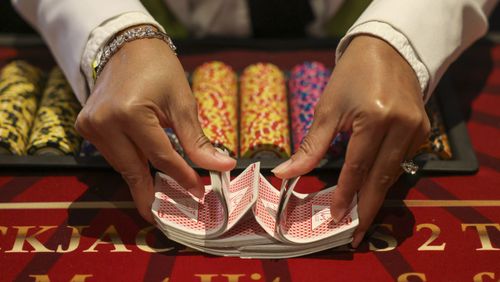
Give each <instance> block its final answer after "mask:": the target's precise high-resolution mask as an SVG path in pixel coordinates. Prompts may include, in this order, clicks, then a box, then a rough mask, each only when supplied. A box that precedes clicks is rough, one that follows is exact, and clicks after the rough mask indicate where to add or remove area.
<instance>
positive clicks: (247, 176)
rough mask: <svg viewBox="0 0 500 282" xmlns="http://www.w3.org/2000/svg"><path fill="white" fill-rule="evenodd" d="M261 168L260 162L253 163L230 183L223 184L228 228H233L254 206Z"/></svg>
mask: <svg viewBox="0 0 500 282" xmlns="http://www.w3.org/2000/svg"><path fill="white" fill-rule="evenodd" d="M259 168H260V163H253V164H251V165H250V166H248V167H247V168H246V169H245V170H244V171H243V172H242V173H241V174H240V175H238V177H236V178H235V179H234V180H233V181H231V182H230V183H229V185H224V186H223V188H224V197H225V198H226V203H227V206H228V213H229V217H228V223H227V227H226V229H230V228H232V227H233V226H234V225H235V224H236V223H237V222H238V221H239V220H240V219H241V218H242V217H243V216H244V215H245V214H246V213H247V212H248V211H249V210H250V209H251V208H252V206H253V204H254V202H255V200H256V199H257V189H255V186H256V183H257V181H258V178H259V174H260V173H259Z"/></svg>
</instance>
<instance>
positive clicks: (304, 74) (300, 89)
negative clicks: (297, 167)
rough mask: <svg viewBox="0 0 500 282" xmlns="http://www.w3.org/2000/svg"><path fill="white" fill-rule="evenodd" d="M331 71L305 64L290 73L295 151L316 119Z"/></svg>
mask: <svg viewBox="0 0 500 282" xmlns="http://www.w3.org/2000/svg"><path fill="white" fill-rule="evenodd" d="M330 75H331V71H330V70H329V69H327V68H326V67H325V66H324V65H323V64H322V63H319V62H304V63H302V64H299V65H296V66H295V67H293V68H292V70H291V72H290V78H289V81H288V89H289V91H290V94H289V95H290V96H289V100H290V120H291V123H292V141H293V151H294V152H297V150H298V149H299V146H300V144H301V142H302V140H303V139H304V137H305V136H306V134H307V132H308V131H309V128H310V127H311V124H312V122H313V117H314V108H315V107H316V104H317V103H318V101H319V98H320V96H321V94H322V93H323V90H324V89H325V86H326V84H327V83H328V80H329V79H330Z"/></svg>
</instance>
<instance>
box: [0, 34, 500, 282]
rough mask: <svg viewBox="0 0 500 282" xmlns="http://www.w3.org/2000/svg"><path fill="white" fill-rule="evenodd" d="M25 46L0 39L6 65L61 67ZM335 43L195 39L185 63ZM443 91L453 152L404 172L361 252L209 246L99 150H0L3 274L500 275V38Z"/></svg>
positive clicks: (334, 171) (328, 180)
mask: <svg viewBox="0 0 500 282" xmlns="http://www.w3.org/2000/svg"><path fill="white" fill-rule="evenodd" d="M14 41H15V40H14ZM21 43H22V44H19V42H10V43H9V44H4V45H3V46H0V64H1V65H2V66H3V65H5V64H6V63H7V62H9V61H11V60H14V59H23V60H26V61H28V62H30V63H32V64H34V65H37V66H39V67H40V68H42V69H44V70H49V69H50V68H51V67H52V66H54V65H55V63H54V60H53V59H52V57H51V55H50V52H49V51H48V50H47V49H46V47H43V46H41V45H40V44H39V43H37V42H34V43H33V42H21ZM335 44H336V42H335V41H334V40H297V41H294V40H292V41H286V42H283V41H279V40H260V41H245V40H236V41H234V40H233V41H231V40H223V39H216V40H204V41H184V42H179V43H178V47H179V54H178V56H179V59H180V60H181V62H182V64H183V66H184V68H185V70H186V71H187V72H192V71H193V70H194V69H195V68H196V67H197V66H199V65H200V64H202V63H204V62H207V61H212V60H218V61H222V62H224V63H226V64H228V65H230V66H231V67H232V68H233V69H234V70H236V71H237V72H240V71H241V70H243V69H244V68H245V67H246V66H248V65H249V64H252V63H256V62H271V63H273V64H275V65H276V66H278V67H279V68H280V69H283V70H290V69H291V68H292V67H293V66H294V65H296V64H298V63H301V62H303V61H317V62H321V63H323V64H324V65H326V66H327V67H329V68H331V67H333V66H334V61H335V60H334V50H335ZM439 89H440V90H438V91H439V92H440V93H441V94H437V95H436V96H437V97H438V100H439V104H440V107H441V109H442V110H443V113H444V119H445V123H446V125H447V131H448V133H449V134H450V138H451V139H452V141H451V145H452V149H453V150H455V155H454V157H453V158H452V159H451V160H448V161H447V162H445V161H441V162H432V161H431V162H429V164H425V165H424V168H425V166H427V167H426V169H424V170H423V171H422V173H418V174H417V175H415V176H409V175H404V176H402V177H401V178H400V179H399V180H398V182H397V183H396V184H395V185H394V186H393V187H391V189H390V190H389V193H388V195H387V198H386V200H385V202H384V204H383V207H382V209H381V210H380V212H379V214H378V216H377V218H376V220H375V222H374V224H373V226H372V229H371V230H370V232H369V233H368V235H367V238H366V239H365V241H364V242H363V243H362V244H361V246H360V247H359V248H357V249H355V250H354V249H351V248H350V247H349V246H342V247H338V248H334V249H331V250H327V251H323V252H320V253H316V254H311V255H307V256H303V257H298V258H291V259H277V260H274V259H240V258H234V257H218V256H212V255H208V254H204V253H201V252H198V251H196V250H193V249H190V248H187V247H185V246H183V245H181V244H178V243H175V242H173V241H170V240H168V239H167V238H165V236H164V235H163V234H162V233H161V232H160V231H158V230H157V229H156V228H155V227H154V226H151V225H149V224H148V223H147V222H145V221H144V220H143V219H142V218H141V217H140V215H139V214H138V213H137V211H136V210H135V207H134V204H133V202H132V199H131V196H130V193H129V191H128V188H127V185H126V183H125V182H124V181H123V180H122V178H121V177H120V175H118V174H117V173H116V172H114V171H113V170H112V169H110V167H109V166H107V165H106V163H105V162H104V161H103V160H102V159H88V158H76V157H60V158H57V157H53V158H50V157H47V158H31V159H30V157H24V158H23V157H19V158H16V157H12V156H5V155H0V281H40V282H41V281H174V282H175V281H200V282H218V281H220V282H223V281H224V282H226V281H227V282H245V281H273V282H279V281H499V280H500V172H499V171H500V146H499V141H500V110H499V108H500V44H499V43H495V42H494V41H491V40H487V39H483V40H481V41H479V42H477V43H475V44H474V45H473V46H472V47H471V48H469V49H468V50H467V51H466V52H465V53H464V54H463V55H462V56H461V57H460V59H459V60H458V61H457V62H455V63H454V64H453V65H452V66H451V67H450V69H449V70H448V72H447V74H446V76H445V78H444V79H443V80H442V82H441V85H440V87H439ZM450 105H452V106H450ZM280 161H282V160H281V159H277V160H270V161H269V160H267V166H268V167H267V170H265V171H264V173H265V175H266V177H267V179H269V180H270V182H271V183H272V184H273V185H275V186H278V187H279V184H280V180H279V179H277V178H275V177H273V176H272V173H270V172H269V168H271V167H272V166H273V165H275V164H277V163H279V162H280ZM248 162H249V161H248V160H246V161H245V160H241V162H240V164H241V166H244V165H246V164H247V163H248ZM340 166H341V164H339V163H333V164H330V165H329V166H328V165H327V166H323V167H319V168H318V169H316V170H314V171H313V172H311V173H310V174H308V175H305V176H303V177H302V178H301V180H300V183H299V186H298V187H297V189H299V190H301V191H304V192H312V191H317V190H320V189H322V188H324V187H329V186H331V185H333V184H335V183H336V180H337V177H338V172H339V168H340ZM199 172H200V173H201V174H202V178H203V180H204V181H205V183H206V184H209V181H210V179H209V177H208V175H207V173H206V172H204V171H201V170H199Z"/></svg>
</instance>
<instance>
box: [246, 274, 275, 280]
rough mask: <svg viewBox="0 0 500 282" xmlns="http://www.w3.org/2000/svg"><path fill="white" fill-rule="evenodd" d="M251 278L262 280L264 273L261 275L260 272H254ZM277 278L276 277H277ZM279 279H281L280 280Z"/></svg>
mask: <svg viewBox="0 0 500 282" xmlns="http://www.w3.org/2000/svg"><path fill="white" fill-rule="evenodd" d="M250 279H252V280H254V281H257V280H260V279H262V275H260V273H257V272H256V273H252V275H250ZM275 280H276V279H275ZM278 281H279V280H278Z"/></svg>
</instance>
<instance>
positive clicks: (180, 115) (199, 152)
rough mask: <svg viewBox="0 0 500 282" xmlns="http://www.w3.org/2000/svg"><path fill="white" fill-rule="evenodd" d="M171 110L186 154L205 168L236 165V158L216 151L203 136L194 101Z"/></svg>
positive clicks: (225, 168) (226, 168) (222, 169)
mask: <svg viewBox="0 0 500 282" xmlns="http://www.w3.org/2000/svg"><path fill="white" fill-rule="evenodd" d="M185 103H186V104H181V105H178V106H177V109H176V110H175V111H173V112H172V119H173V120H174V121H175V122H174V130H175V133H176V134H177V137H178V138H179V141H180V143H181V145H182V148H183V149H184V152H185V153H186V155H187V156H188V157H189V158H190V159H191V160H192V161H193V162H194V163H195V164H197V165H199V166H200V167H202V168H204V169H207V170H216V171H228V170H232V169H233V168H234V167H235V166H236V160H235V159H233V158H231V157H229V156H228V155H226V154H223V153H221V152H219V151H217V150H216V149H215V148H214V146H213V145H212V144H211V143H210V140H208V138H207V137H206V136H205V134H204V133H203V130H202V129H201V126H200V123H199V121H198V113H197V106H196V101H194V98H192V101H191V99H190V101H186V102H185Z"/></svg>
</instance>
